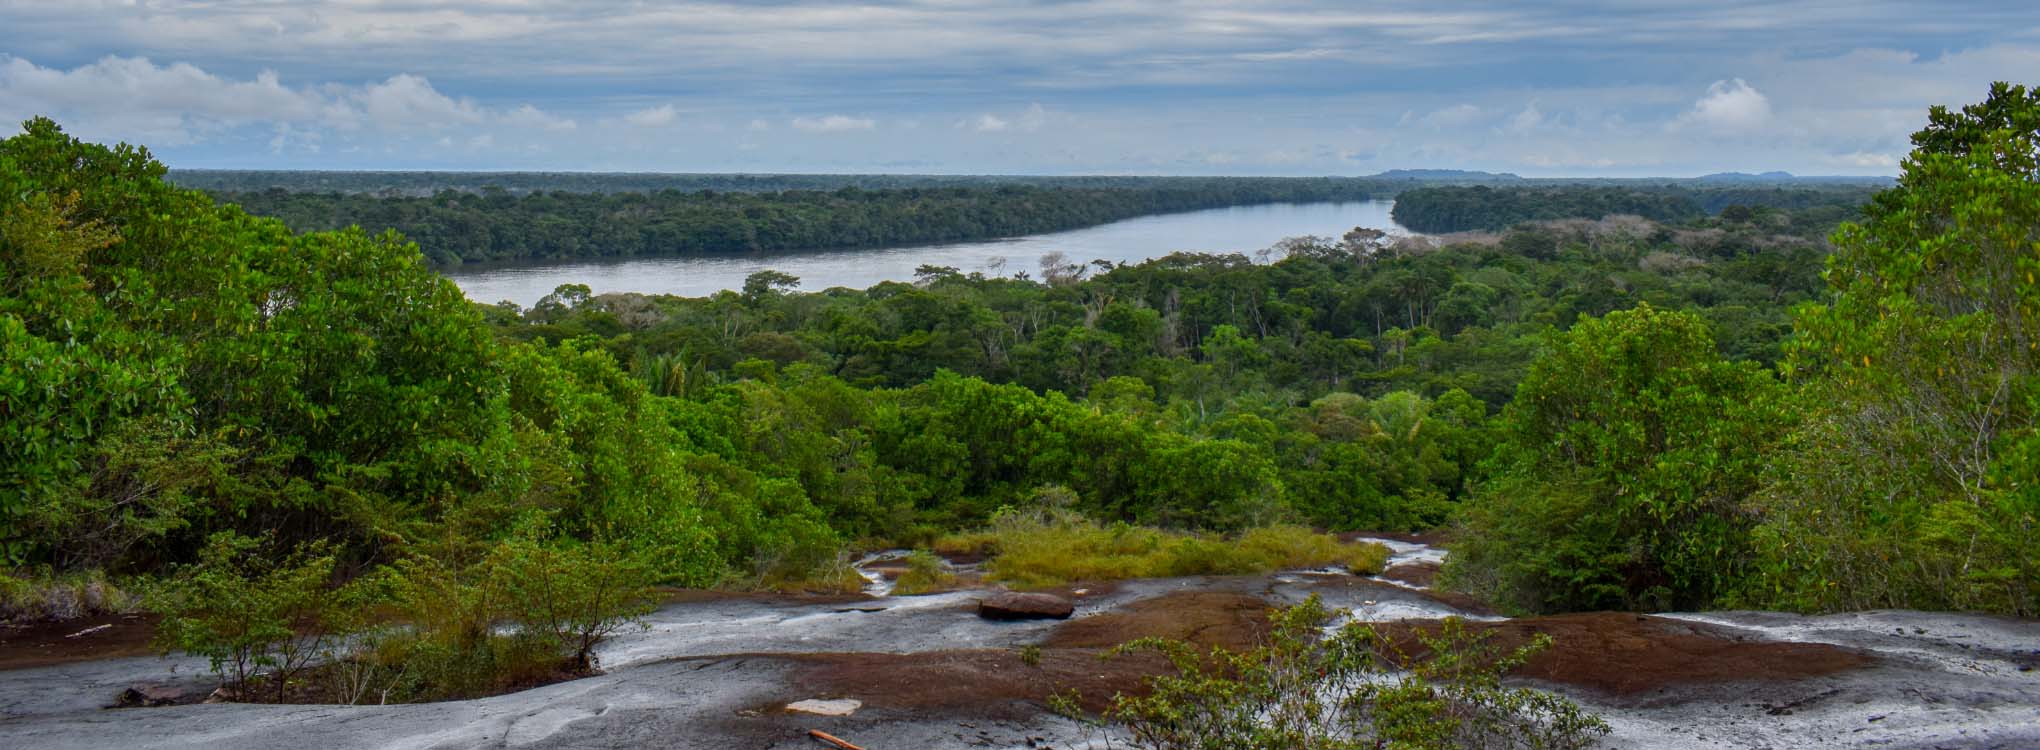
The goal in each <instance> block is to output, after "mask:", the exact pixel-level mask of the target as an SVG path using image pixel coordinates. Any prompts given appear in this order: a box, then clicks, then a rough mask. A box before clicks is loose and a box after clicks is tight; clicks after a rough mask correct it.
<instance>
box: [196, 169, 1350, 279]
mask: <svg viewBox="0 0 2040 750" xmlns="http://www.w3.org/2000/svg"><path fill="white" fill-rule="evenodd" d="M1378 189H1379V186H1378V185H1376V184H1375V183H1371V182H1366V181H1359V180H1334V179H1262V178H1241V179H1222V178H1213V179H1205V180H1190V181H1167V182H1159V183H1156V184H1154V185H1152V186H1149V187H1141V188H1120V187H1075V186H1052V187H1040V186H1032V185H1022V184H1000V185H985V186H964V187H926V188H901V189H892V190H864V189H860V188H857V187H844V188H839V189H835V190H830V191H819V190H785V191H779V192H714V191H692V192H682V191H679V190H660V191H657V192H649V193H644V192H618V193H567V192H541V193H529V194H525V195H512V194H510V193H509V192H506V191H503V190H500V189H487V190H484V191H482V192H480V193H469V192H462V191H456V190H447V191H442V192H439V193H436V194H434V195H431V196H429V197H418V198H408V197H401V196H379V195H364V194H341V193H303V192H296V193H294V192H287V191H284V190H267V191H263V192H256V193H219V194H218V195H217V197H218V198H219V200H220V201H221V202H223V203H228V204H233V205H238V206H240V207H242V208H243V209H245V210H247V211H249V212H250V213H253V214H256V215H258V216H271V217H276V218H279V219H282V220H284V222H285V223H287V224H289V225H290V226H292V227H294V228H297V229H299V230H330V229H342V228H346V227H350V226H358V227H365V228H367V229H369V230H371V231H376V232H380V231H384V230H394V231H398V232H402V233H404V235H406V236H408V237H409V238H411V239H412V240H413V241H415V242H418V243H419V244H420V246H421V247H423V248H424V251H425V254H426V257H427V258H428V259H430V260H431V261H432V262H433V263H435V264H438V265H442V266H453V265H459V264H461V263H473V262H480V261H501V260H535V259H562V258H617V257H629V256H639V255H728V254H735V253H747V252H757V251H790V250H825V249H836V248H852V247H873V246H879V245H906V244H916V243H932V242H954V241H962V240H975V239H988V238H993V237H1011V236H1018V235H1023V234H1038V233H1041V232H1052V231H1060V230H1065V229H1075V228H1078V227H1085V226H1092V225H1096V224H1104V223H1107V222H1112V221H1118V220H1121V219H1129V218H1133V217H1136V216H1145V215H1148V214H1158V213H1170V212H1176V211H1191V210H1196V209H1204V208H1222V207H1225V206H1237V205H1246V204H1257V203H1295V202H1320V201H1351V200H1367V199H1369V198H1372V197H1375V195H1376V193H1375V192H1374V191H1376V190H1378Z"/></svg>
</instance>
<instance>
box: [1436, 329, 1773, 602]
mask: <svg viewBox="0 0 2040 750" xmlns="http://www.w3.org/2000/svg"><path fill="white" fill-rule="evenodd" d="M1784 396H1785V391H1784V390H1783V388H1782V387H1781V386H1780V385H1779V384H1778V383H1777V381H1776V380H1775V379H1774V378H1773V377H1772V376H1771V374H1770V373H1769V372H1767V371H1765V370H1764V369H1762V368H1761V367H1759V366H1758V365H1756V364H1754V363H1749V362H1727V361H1724V360H1722V359H1721V358H1720V356H1719V355H1718V354H1716V353H1715V349H1714V340H1713V338H1712V336H1710V335H1709V333H1708V330H1707V324H1706V322H1705V321H1704V320H1703V319H1701V318H1699V317H1698V316H1695V315H1692V314H1689V313H1679V312H1669V311H1661V310H1658V309H1656V308H1653V307H1650V306H1649V305H1642V306H1639V307H1637V308H1636V309H1634V310H1629V311H1623V312H1615V313H1610V314H1609V315H1608V316H1607V317H1606V318H1603V319H1599V320H1594V319H1583V320H1581V321H1580V322H1579V323H1578V324H1576V325H1574V326H1573V328H1572V330H1571V331H1568V332H1567V333H1565V334H1563V335H1560V336H1558V337H1556V338H1555V339H1554V340H1553V341H1552V342H1551V344H1550V345H1549V349H1548V351H1547V352H1546V353H1545V355H1544V356H1542V357H1540V358H1539V359H1538V360H1537V362H1536V364H1534V365H1532V367H1531V369H1530V373H1529V375H1528V376H1526V377H1525V378H1524V379H1523V382H1522V384H1521V385H1519V386H1518V387H1517V389H1516V398H1515V400H1514V401H1513V402H1511V403H1510V404H1509V406H1508V408H1507V409H1505V410H1504V411H1503V413H1502V427H1501V430H1502V438H1501V444H1500V445H1499V446H1497V448H1496V454H1495V456H1494V458H1493V459H1492V462H1493V465H1492V468H1491V471H1492V472H1493V474H1494V477H1493V479H1491V480H1490V481H1489V482H1487V483H1486V484H1485V485H1483V486H1482V487H1480V488H1479V489H1478V490H1477V491H1476V492H1475V494H1474V497H1473V501H1472V502H1471V504H1470V505H1469V507H1468V508H1467V513H1466V516H1465V519H1464V521H1463V526H1464V530H1463V532H1462V534H1461V536H1460V539H1459V541H1458V542H1457V543H1456V544H1455V545H1454V546H1453V553H1454V554H1453V558H1452V560H1451V562H1450V564H1449V567H1448V570H1449V574H1450V575H1451V577H1452V579H1453V580H1455V581H1457V582H1459V584H1460V585H1463V586H1466V587H1468V588H1471V589H1473V590H1475V591H1477V592H1479V593H1482V594H1485V595H1487V596H1489V597H1491V600H1492V601H1495V602H1497V603H1499V604H1501V605H1503V606H1505V607H1508V608H1510V609H1514V610H1518V611H1554V610H1557V611H1578V610H1591V609H1609V608H1618V609H1666V608H1696V607H1705V606H1708V605H1709V604H1711V603H1713V602H1714V601H1716V600H1717V599H1718V598H1719V597H1721V596H1722V595H1724V594H1726V593H1728V592H1730V591H1731V590H1733V588H1734V587H1735V586H1736V585H1737V584H1738V583H1739V579H1740V576H1741V575H1742V573H1743V571H1744V570H1746V567H1747V564H1748V558H1749V539H1748V537H1749V530H1750V527H1751V526H1752V525H1754V523H1755V519H1754V518H1753V517H1751V516H1750V515H1749V514H1748V513H1747V512H1746V510H1745V506H1744V503H1745V500H1746V499H1747V498H1748V497H1749V495H1750V494H1751V493H1752V492H1754V491H1755V489H1756V487H1757V478H1758V475H1759V472H1760V471H1761V469H1762V466H1763V457H1764V455H1765V452H1766V449H1767V448H1768V446H1770V445H1772V444H1773V443H1775V442H1776V441H1777V440H1778V439H1779V437H1780V436H1781V435H1782V434H1783V432H1784V431H1785V429H1786V428H1787V427H1788V426H1789V425H1790V422H1791V415H1790V413H1789V412H1788V410H1787V409H1786V408H1785V406H1786V402H1785V399H1784Z"/></svg>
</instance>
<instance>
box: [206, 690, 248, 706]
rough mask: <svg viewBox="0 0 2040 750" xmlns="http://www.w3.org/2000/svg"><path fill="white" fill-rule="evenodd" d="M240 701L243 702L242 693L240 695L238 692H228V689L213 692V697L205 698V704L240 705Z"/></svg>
mask: <svg viewBox="0 0 2040 750" xmlns="http://www.w3.org/2000/svg"><path fill="white" fill-rule="evenodd" d="M240 701H241V694H240V693H238V692H235V691H232V690H228V689H226V688H224V687H222V688H220V689H218V690H214V691H212V694H211V695H208V696H206V697H205V701H204V702H206V703H239V702H240Z"/></svg>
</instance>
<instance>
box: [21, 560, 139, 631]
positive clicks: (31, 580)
mask: <svg viewBox="0 0 2040 750" xmlns="http://www.w3.org/2000/svg"><path fill="white" fill-rule="evenodd" d="M130 585H132V582H127V583H126V584H123V583H120V582H115V581H113V580H111V579H109V578H107V577H106V574H104V573H101V572H99V571H96V570H95V571H89V572H84V573H70V574H65V575H49V574H28V575H25V576H24V575H19V574H16V575H9V574H6V573H0V623H8V622H40V621H46V620H72V619H77V618H80V617H87V616H90V615H99V614H128V613H131V612H139V611H141V597H140V595H138V594H137V593H136V592H134V591H132V590H130V589H129V587H128V586H130Z"/></svg>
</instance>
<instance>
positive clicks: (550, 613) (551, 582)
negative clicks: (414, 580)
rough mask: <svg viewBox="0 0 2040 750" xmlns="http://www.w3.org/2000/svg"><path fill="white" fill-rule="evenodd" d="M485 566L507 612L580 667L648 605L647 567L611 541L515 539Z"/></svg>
mask: <svg viewBox="0 0 2040 750" xmlns="http://www.w3.org/2000/svg"><path fill="white" fill-rule="evenodd" d="M489 565H490V566H491V567H493V568H494V569H495V571H496V575H499V576H501V577H502V579H503V589H504V603H505V605H506V606H507V609H506V613H507V614H509V615H510V616H512V617H515V618H516V619H517V620H518V622H520V623H522V625H523V627H524V628H525V629H526V630H527V631H528V632H529V633H530V634H531V635H533V636H534V637H537V638H540V639H543V640H546V641H549V642H551V643H552V644H553V647H554V648H555V649H556V650H557V651H558V652H559V653H562V654H567V655H568V657H569V658H570V659H571V660H572V662H573V664H574V665H575V667H576V668H578V669H582V670H587V669H593V668H594V667H595V647H596V646H597V645H599V644H601V643H602V642H603V641H604V640H607V639H608V638H609V637H610V636H612V635H615V634H616V633H618V632H620V631H621V630H622V629H623V628H625V627H626V626H628V625H630V624H631V623H632V622H634V621H636V620H637V619H638V618H640V617H642V616H644V615H646V614H650V613H651V610H652V606H651V602H652V599H651V589H650V580H651V575H652V574H651V571H650V566H649V565H648V564H647V563H646V562H645V561H644V560H642V559H638V558H634V557H632V556H630V555H628V554H626V553H625V552H623V551H622V550H621V549H619V548H618V547H616V546H615V545H613V544H605V543H601V542H554V543H552V544H545V543H541V542H538V541H535V540H532V539H529V538H513V539H511V540H509V541H507V542H505V543H503V544H501V545H498V546H497V547H496V548H495V550H493V551H492V552H491V559H490V560H489Z"/></svg>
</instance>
